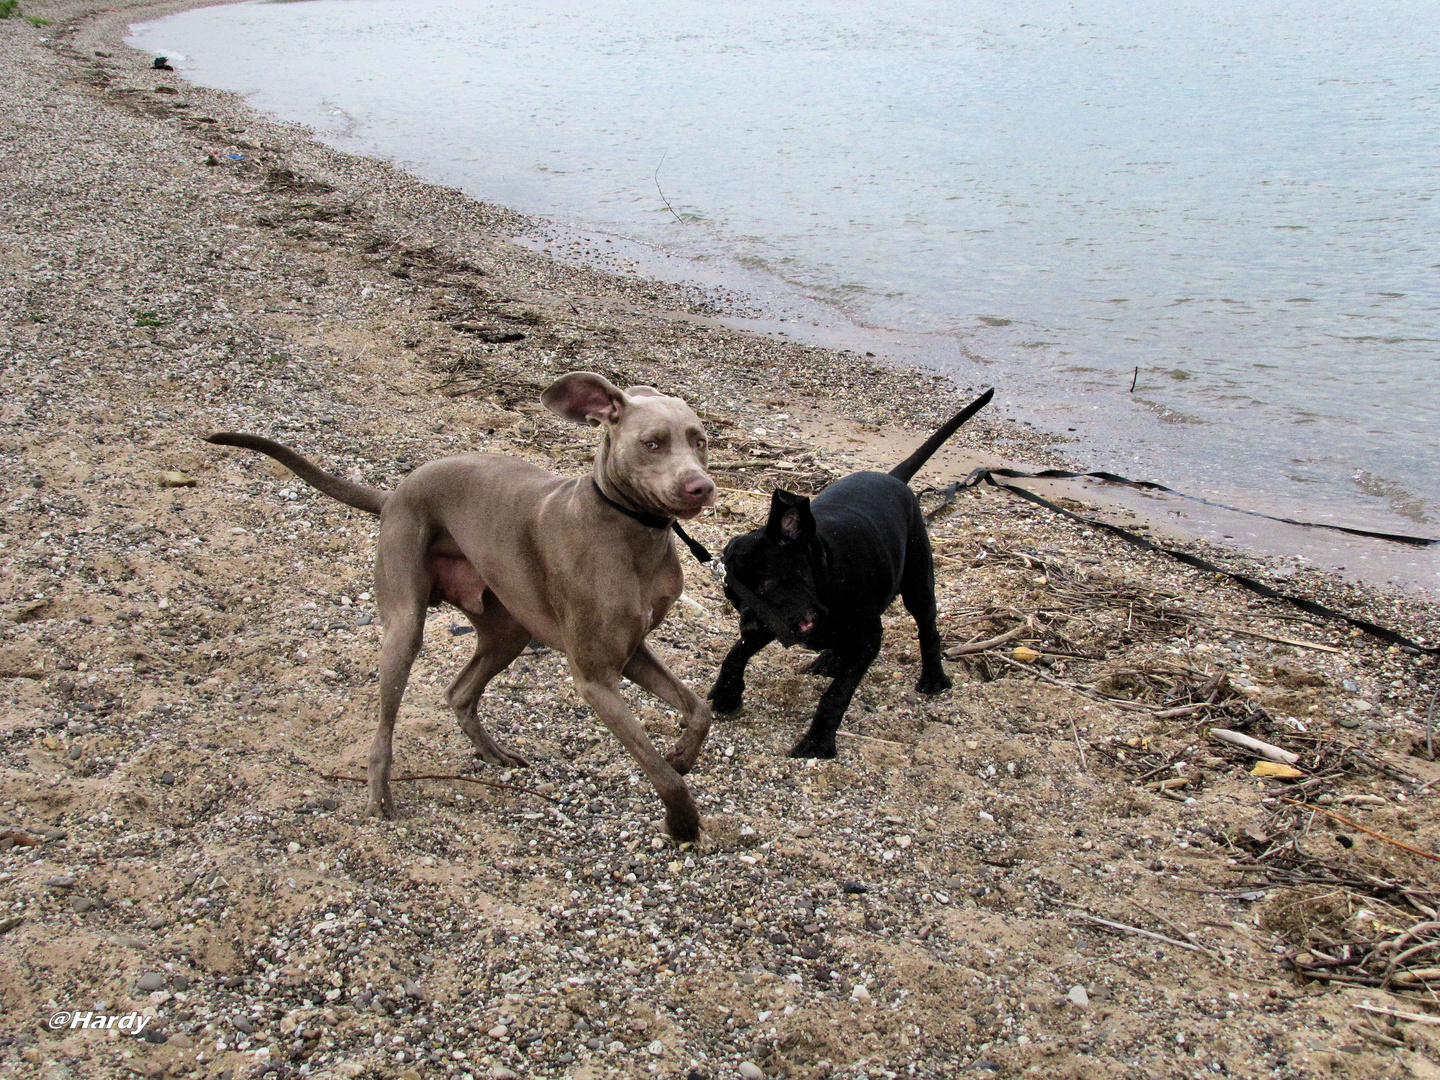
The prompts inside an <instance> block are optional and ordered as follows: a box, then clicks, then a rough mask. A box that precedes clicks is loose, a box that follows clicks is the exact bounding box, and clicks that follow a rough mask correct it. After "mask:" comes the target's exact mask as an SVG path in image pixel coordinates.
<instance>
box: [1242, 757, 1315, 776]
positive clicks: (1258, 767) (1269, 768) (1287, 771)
mask: <svg viewBox="0 0 1440 1080" xmlns="http://www.w3.org/2000/svg"><path fill="white" fill-rule="evenodd" d="M1250 775H1251V776H1264V777H1268V778H1270V779H1273V780H1294V779H1297V778H1299V777H1301V776H1304V775H1305V774H1304V773H1303V772H1301V771H1300V770H1299V769H1297V768H1295V766H1293V765H1286V764H1283V763H1282V762H1279V761H1257V762H1256V763H1255V767H1254V768H1253V769H1251V770H1250Z"/></svg>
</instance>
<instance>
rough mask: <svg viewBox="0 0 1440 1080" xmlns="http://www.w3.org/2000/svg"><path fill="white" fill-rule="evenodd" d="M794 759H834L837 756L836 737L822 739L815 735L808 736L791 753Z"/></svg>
mask: <svg viewBox="0 0 1440 1080" xmlns="http://www.w3.org/2000/svg"><path fill="white" fill-rule="evenodd" d="M790 756H791V757H793V758H833V757H834V756H835V736H834V735H831V736H829V737H828V738H822V737H818V736H815V735H806V736H805V737H804V738H803V739H801V740H800V741H799V742H798V743H796V744H795V748H794V749H793V750H791V751H790Z"/></svg>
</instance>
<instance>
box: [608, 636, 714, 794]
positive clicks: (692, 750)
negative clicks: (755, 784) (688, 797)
mask: <svg viewBox="0 0 1440 1080" xmlns="http://www.w3.org/2000/svg"><path fill="white" fill-rule="evenodd" d="M624 675H625V677H626V678H627V679H629V680H630V681H631V682H633V683H634V684H635V685H636V686H639V687H642V688H643V689H645V690H648V691H650V693H652V694H654V695H655V696H656V697H657V698H659V699H660V700H661V701H664V702H666V703H667V704H670V705H673V706H675V708H677V709H679V710H680V729H681V733H680V741H679V742H677V743H676V744H675V749H674V750H671V751H670V753H668V754H666V755H665V760H666V761H668V762H669V763H670V767H671V768H673V769H674V770H675V771H676V772H678V773H679V774H680V775H681V776H684V775H685V774H686V773H688V772H689V771H690V770H691V769H692V768H694V766H695V759H696V758H697V757H699V756H700V747H702V746H704V745H705V736H706V735H708V734H709V733H710V707H709V706H708V705H706V704H705V703H704V702H703V701H701V700H700V699H699V698H698V697H697V696H696V695H695V693H694V691H692V690H691V689H690V688H689V687H688V686H686V685H685V684H684V683H683V682H681V681H680V680H679V679H677V678H676V677H675V673H674V672H672V671H671V670H670V669H669V668H668V667H666V666H665V664H664V662H663V661H662V660H661V659H660V658H659V657H658V656H656V655H655V653H654V652H653V651H651V649H650V646H649V645H647V644H646V643H645V642H643V641H642V642H641V643H640V647H639V648H638V649H636V650H635V655H634V656H632V657H631V658H630V663H628V664H626V665H625V671H624Z"/></svg>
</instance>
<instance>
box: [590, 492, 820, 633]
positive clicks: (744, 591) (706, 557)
mask: <svg viewBox="0 0 1440 1080" xmlns="http://www.w3.org/2000/svg"><path fill="white" fill-rule="evenodd" d="M590 482H591V483H592V484H595V493H596V494H597V495H599V496H600V498H601V499H603V500H604V501H605V502H606V503H607V504H608V505H610V506H612V507H614V508H615V509H616V510H619V511H620V513H622V514H624V515H625V516H626V517H628V518H633V519H634V520H636V521H638V522H640V524H641V525H647V526H649V527H650V528H652V529H672V530H673V531H674V533H675V535H676V536H678V537H680V539H681V540H683V541H684V542H685V546H686V547H687V548H689V549H690V554H691V555H693V556H695V561H696V562H698V563H700V564H701V565H702V566H709V565H710V564H711V563H714V564H715V565H714V566H712V567H711V569H712V570H713V571H714V573H715V576H716V577H717V578H719V580H720V585H721V587H722V588H725V587H728V588H730V589H733V590H734V592H735V595H737V596H738V597H740V601H741V603H742V604H744V606H745V607H747V608H749V609H750V610H751V611H753V612H754V613H755V616H756V617H757V618H758V619H759V620H760V621H761V622H762V623H764V624H765V628H766V629H767V630H769V631H770V632H771V633H772V634H774V635H775V639H776V640H777V641H779V642H780V644H781V645H784V646H785V647H786V648H787V649H788V648H790V646H792V645H798V644H800V639H799V638H798V637H796V636H795V631H793V630H791V629H790V625H789V624H788V623H787V622H786V621H785V620H784V619H782V618H781V617H780V615H779V613H777V612H776V611H775V609H774V608H772V607H771V606H770V605H769V604H767V603H765V601H764V600H761V599H760V597H758V596H756V595H755V594H754V593H753V592H751V591H750V590H749V589H748V588H747V587H746V586H745V585H744V583H743V582H741V581H740V579H739V578H735V577H731V576H730V575H729V574H728V573H726V570H725V564H724V563H723V562H719V561H718V560H717V559H716V558H715V556H713V555H711V554H710V552H709V550H708V549H707V548H706V547H705V545H704V544H702V543H700V541H699V540H696V539H695V538H694V537H693V536H691V535H690V534H689V533H687V532H686V531H685V530H684V529H682V528H681V527H680V520H679V519H678V518H673V517H664V516H662V515H660V514H647V513H645V512H644V511H643V510H632V509H631V508H630V507H628V506H626V505H624V504H623V503H618V502H616V501H615V500H614V499H612V498H610V496H609V495H606V494H605V492H603V491H601V490H600V485H599V484H598V483H596V482H595V478H594V477H591V478H590Z"/></svg>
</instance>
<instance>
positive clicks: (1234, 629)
mask: <svg viewBox="0 0 1440 1080" xmlns="http://www.w3.org/2000/svg"><path fill="white" fill-rule="evenodd" d="M1215 629H1217V630H1228V631H1229V632H1230V633H1232V634H1245V635H1246V636H1248V637H1257V638H1260V639H1262V640H1264V641H1276V642H1279V643H1280V644H1281V645H1294V646H1295V647H1296V648H1297V649H1316V650H1318V651H1320V652H1328V653H1343V652H1344V651H1345V650H1344V649H1339V648H1336V647H1335V646H1334V645H1322V644H1320V643H1319V642H1318V641H1301V640H1300V639H1299V638H1288V637H1280V636H1279V635H1277V634H1262V633H1261V632H1260V631H1259V630H1250V629H1247V628H1246V627H1243V626H1227V625H1226V624H1225V623H1216V624H1215Z"/></svg>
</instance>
